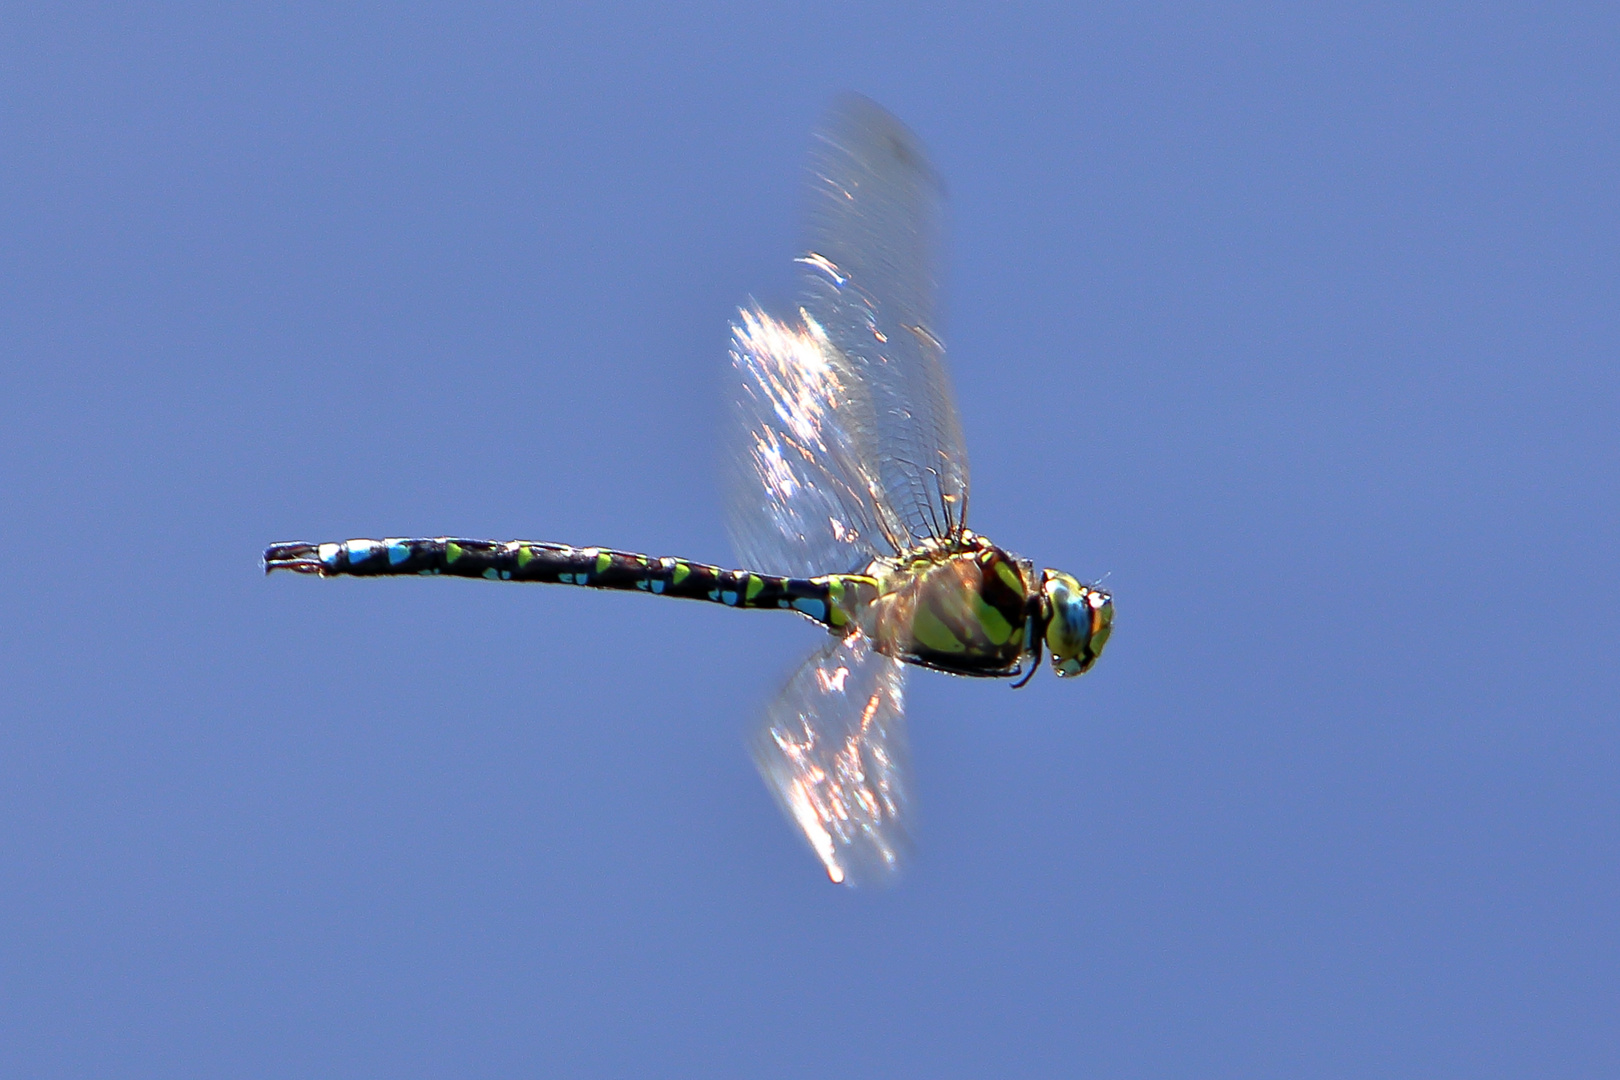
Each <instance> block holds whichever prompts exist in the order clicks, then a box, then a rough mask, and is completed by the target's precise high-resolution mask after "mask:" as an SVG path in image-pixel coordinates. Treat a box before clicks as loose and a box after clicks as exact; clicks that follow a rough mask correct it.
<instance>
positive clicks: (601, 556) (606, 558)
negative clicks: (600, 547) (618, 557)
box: [596, 551, 613, 574]
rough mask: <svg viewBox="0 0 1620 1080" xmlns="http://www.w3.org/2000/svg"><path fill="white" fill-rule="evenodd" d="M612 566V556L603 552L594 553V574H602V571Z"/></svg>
mask: <svg viewBox="0 0 1620 1080" xmlns="http://www.w3.org/2000/svg"><path fill="white" fill-rule="evenodd" d="M612 565H613V556H611V555H609V554H608V553H607V552H605V551H599V552H597V553H596V572H597V573H598V574H600V573H602V572H603V571H605V570H606V569H607V568H608V567H610V566H612Z"/></svg>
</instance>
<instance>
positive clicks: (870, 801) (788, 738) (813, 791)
mask: <svg viewBox="0 0 1620 1080" xmlns="http://www.w3.org/2000/svg"><path fill="white" fill-rule="evenodd" d="M905 678H906V675H905V668H904V666H903V665H901V664H900V663H899V662H897V661H895V660H892V659H890V658H889V657H886V656H884V655H882V654H881V653H878V652H876V651H874V650H873V649H872V647H871V643H870V642H869V641H868V640H867V639H866V638H864V637H862V636H860V635H859V634H856V635H852V636H851V637H849V638H846V639H844V640H842V641H833V642H829V643H828V644H827V645H826V646H825V647H823V648H822V649H821V650H820V651H818V652H817V653H815V654H814V655H812V656H811V657H810V658H809V659H808V660H806V661H805V663H804V665H803V666H802V667H800V668H799V670H798V671H797V672H796V673H795V674H794V676H793V677H792V678H791V679H789V680H788V684H787V685H786V686H785V687H783V688H782V692H781V693H780V694H778V695H777V697H776V700H775V701H773V702H772V703H771V705H770V707H769V709H767V710H766V714H765V721H764V723H763V724H762V725H761V727H760V729H759V733H758V734H757V735H756V736H755V739H754V759H755V761H756V762H758V764H759V771H760V775H762V776H763V777H764V778H765V783H766V785H767V786H769V787H770V789H771V792H772V793H773V794H774V795H775V796H776V798H777V801H778V802H779V803H780V804H781V806H782V809H783V810H784V811H786V813H787V816H788V817H789V818H790V819H792V821H793V823H794V824H795V825H797V826H798V827H799V829H800V830H801V831H802V832H803V833H804V837H805V839H806V840H808V841H809V843H810V848H811V850H813V851H814V852H815V853H816V857H817V858H819V859H820V860H821V863H822V865H823V866H824V867H826V870H827V876H828V877H830V878H831V879H832V880H833V881H835V882H845V883H848V884H851V885H855V884H873V883H881V882H884V881H888V880H892V879H893V877H894V874H895V872H896V871H897V870H898V869H899V867H900V863H901V861H902V859H903V857H904V855H905V854H906V852H907V851H908V850H909V848H910V843H911V837H910V817H911V813H910V806H911V798H912V784H911V773H910V758H909V754H908V752H907V747H906V730H905V701H904V689H905Z"/></svg>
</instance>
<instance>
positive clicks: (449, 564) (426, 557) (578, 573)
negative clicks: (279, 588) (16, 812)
mask: <svg viewBox="0 0 1620 1080" xmlns="http://www.w3.org/2000/svg"><path fill="white" fill-rule="evenodd" d="M264 568H265V572H266V573H269V572H271V571H274V570H292V571H295V572H297V573H301V574H319V575H321V576H322V577H333V576H337V575H349V576H352V577H381V576H389V575H428V576H432V575H440V574H442V575H450V576H454V577H467V578H484V579H486V580H489V581H531V582H539V583H541V584H547V585H580V586H584V587H586V588H591V589H619V590H623V591H639V592H649V593H655V594H658V595H661V596H676V597H681V598H683V599H687V600H707V601H710V602H712V603H716V604H725V605H726V606H728V607H742V608H773V609H781V608H786V609H790V610H793V611H797V612H799V613H800V614H803V615H806V616H809V617H810V618H812V619H814V620H815V621H816V622H819V623H821V624H823V625H824V626H827V627H829V628H831V629H833V630H842V629H843V628H844V627H845V626H847V625H848V624H849V622H850V612H849V610H848V605H847V604H846V603H845V602H844V593H845V586H846V584H847V582H848V581H849V580H850V579H851V577H852V576H851V575H843V574H835V575H832V576H829V577H820V578H786V577H777V576H775V575H771V574H756V573H754V572H752V571H750V570H725V569H722V568H721V567H718V566H709V565H706V564H704V563H693V562H687V561H685V560H683V559H668V558H651V557H649V556H646V555H640V554H637V553H635V552H630V551H615V550H613V549H611V548H596V547H586V548H576V547H571V546H569V545H567V544H550V543H543V542H536V541H530V540H511V541H505V542H503V541H499V540H462V539H451V538H449V537H438V538H435V539H410V540H404V539H390V540H346V541H343V542H341V543H335V544H306V543H283V544H272V545H270V547H269V548H268V549H266V551H265V553H264ZM855 580H859V581H861V582H862V583H865V582H867V581H869V580H870V579H865V578H858V579H855Z"/></svg>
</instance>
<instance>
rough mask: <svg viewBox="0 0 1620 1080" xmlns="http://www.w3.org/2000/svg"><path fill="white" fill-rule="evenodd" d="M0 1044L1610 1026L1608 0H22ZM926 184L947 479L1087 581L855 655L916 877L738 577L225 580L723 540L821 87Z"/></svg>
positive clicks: (619, 1061)
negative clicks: (1054, 668) (876, 842)
mask: <svg viewBox="0 0 1620 1080" xmlns="http://www.w3.org/2000/svg"><path fill="white" fill-rule="evenodd" d="M0 23H3V29H0V87H3V88H4V100H5V102H6V106H5V109H4V110H3V113H0V349H3V355H4V358H5V365H4V370H5V375H4V386H5V393H4V394H0V536H3V537H4V540H5V542H6V547H7V550H8V551H9V552H10V555H11V557H10V558H8V559H7V560H5V563H4V568H3V569H0V575H3V581H4V600H3V601H0V613H3V616H4V617H3V618H0V642H3V645H4V656H5V660H4V661H3V669H0V670H3V676H0V996H3V998H4V999H5V1000H6V1002H7V1005H6V1008H5V1009H4V1010H0V1071H3V1072H5V1073H7V1074H8V1075H19V1076H23V1075H26V1076H37V1077H77V1076H97V1077H174V1076H217V1075H233V1076H264V1077H281V1076H289V1075H321V1076H343V1077H351V1076H352V1077H371V1076H376V1077H384V1076H386V1077H390V1078H399V1077H439V1076H457V1077H466V1076H489V1077H502V1076H517V1075H524V1076H533V1075H570V1076H627V1075H659V1076H692V1077H719V1076H738V1077H755V1076H812V1075H813V1076H822V1075H826V1074H828V1073H830V1072H837V1073H846V1074H857V1073H859V1074H875V1075H897V1076H911V1075H917V1076H923V1075H926V1076H935V1077H948V1076H984V1075H1018V1076H1074V1075H1086V1076H1106V1077H1184V1076H1199V1077H1273V1076H1274V1077H1306V1076H1308V1077H1358V1078H1359V1077H1380V1076H1390V1077H1406V1076H1425V1077H1451V1076H1455V1077H1470V1078H1477V1077H1496V1076H1501V1077H1509V1076H1513V1077H1517V1076H1523V1075H1529V1074H1540V1075H1559V1076H1569V1077H1584V1076H1593V1077H1596V1076H1612V1075H1614V1074H1615V1072H1616V1071H1617V1070H1620V1051H1617V1049H1616V1047H1617V1043H1616V1040H1615V1038H1614V1017H1615V1015H1616V1007H1617V1005H1620V1001H1617V991H1616V986H1617V983H1616V978H1615V974H1616V970H1617V964H1620V936H1617V932H1616V929H1615V925H1616V924H1615V919H1614V911H1615V903H1616V896H1617V891H1620V870H1617V866H1616V863H1617V855H1620V797H1617V791H1616V788H1617V784H1616V776H1617V775H1620V732H1617V725H1616V723H1615V720H1616V713H1617V705H1620V680H1617V678H1616V676H1615V673H1614V672H1615V663H1614V660H1613V657H1614V655H1615V651H1616V647H1617V646H1620V618H1617V615H1616V610H1617V603H1616V601H1617V599H1620V596H1617V593H1620V590H1617V586H1620V560H1617V558H1616V539H1617V533H1620V528H1617V526H1620V517H1617V505H1620V503H1617V498H1616V496H1617V484H1616V476H1617V464H1620V460H1617V458H1620V454H1617V449H1616V439H1615V422H1616V417H1617V416H1620V409H1617V407H1620V371H1617V366H1616V344H1617V339H1620V336H1617V332H1616V331H1617V319H1616V312H1617V311H1620V304H1617V301H1620V254H1617V253H1620V228H1617V225H1620V208H1617V203H1616V198H1615V187H1614V177H1615V176H1616V174H1617V171H1620V145H1617V134H1616V133H1617V131H1620V125H1617V123H1616V121H1617V116H1616V112H1617V110H1616V106H1615V103H1616V102H1617V101H1620V85H1617V77H1616V68H1615V64H1614V57H1615V56H1616V55H1617V49H1620V17H1617V15H1616V12H1615V9H1614V8H1613V7H1612V6H1610V7H1604V6H1598V5H1593V6H1591V7H1589V8H1583V7H1580V6H1576V5H1559V6H1549V5H1519V6H1499V5H1498V6H1491V5H1483V6H1482V5H1457V6H1452V7H1446V6H1441V5H1427V6H1424V7H1422V8H1421V10H1413V9H1410V8H1406V7H1398V6H1386V5H1357V6H1355V7H1354V8H1340V9H1331V8H1312V9H1310V10H1301V9H1299V8H1298V7H1297V6H1292V5H1278V6H1260V5H1253V6H1218V5H1186V6H1144V5H1117V6H1111V7H1110V6H1071V5H1062V6H1054V7H1052V8H1034V7H1026V8H1018V9H1015V10H999V9H998V10H995V11H981V10H979V9H978V8H977V7H975V6H968V5H963V6H961V7H960V8H959V9H957V10H956V11H955V12H954V13H949V14H938V13H937V12H934V10H933V9H932V7H931V6H930V8H929V9H928V11H927V12H925V10H924V9H923V8H922V7H917V8H905V7H896V6H870V5H851V4H818V5H804V6H799V7H789V6H782V7H779V8H776V9H773V10H771V11H769V12H761V11H758V10H756V9H755V7H754V6H752V5H736V6H731V7H724V6H709V7H699V8H695V9H693V10H691V11H688V12H685V13H682V14H678V15H677V14H674V13H672V12H671V11H669V10H665V9H663V8H643V7H639V6H635V5H618V6H612V7H601V8H597V9H595V10H593V11H592V12H591V13H589V14H583V13H568V12H564V13H560V14H553V13H550V12H548V11H547V10H546V9H544V8H543V7H515V6H499V7H489V8H483V9H480V10H479V11H478V12H477V13H474V14H468V13H467V12H465V11H462V10H459V9H457V8H453V7H448V6H446V7H433V8H428V7H416V8H411V9H407V10H403V11H402V10H400V9H397V8H396V7H394V6H389V5H377V6H372V7H362V6H352V7H348V8H344V9H341V10H337V9H328V8H325V7H317V6H287V7H283V8H281V9H279V10H278V11H277V12H276V13H271V14H251V13H246V12H242V11H237V12H223V11H220V10H218V9H215V8H211V7H206V6H201V7H196V8H182V7H178V6H173V7H161V8H158V9H154V10H143V11H137V10H134V9H132V8H126V7H120V6H99V7H91V6H83V7H76V8H55V9H53V10H52V11H51V12H49V13H41V12H39V11H36V10H33V9H28V10H23V9H20V8H14V9H13V10H11V12H10V13H9V14H8V15H7V16H6V17H5V19H4V20H0ZM845 89H854V90H858V91H860V92H863V93H866V94H868V95H870V96H872V97H873V98H875V99H876V100H878V101H879V102H881V103H882V104H883V105H885V106H886V107H888V108H889V109H891V110H893V111H894V112H895V113H896V114H898V115H899V116H900V117H901V118H902V119H904V120H905V121H906V122H907V123H908V124H909V125H911V126H912V127H913V128H914V129H915V130H916V131H917V133H918V134H919V136H920V137H921V138H922V140H923V141H924V142H925V143H926V144H927V146H928V147H929V149H930V151H931V152H932V154H933V156H934V159H935V163H936V165H937V166H938V168H939V170H940V172H941V174H942V175H943V176H944V178H945V181H946V183H947V185H948V187H949V189H950V193H951V205H950V223H949V224H950V240H949V245H948V251H949V262H948V265H947V268H946V275H945V296H946V297H947V304H948V313H947V318H946V321H945V325H944V333H943V337H944V339H945V340H946V342H947V343H948V346H949V349H950V357H951V364H952V369H953V373H954V377H955V380H956V384H957V387H958V391H959V393H960V396H961V406H962V414H963V424H964V427H965V430H966V433H967V438H968V446H969V452H970V455H971V459H972V464H973V474H974V490H973V500H972V508H973V518H974V524H975V526H976V527H977V528H978V529H979V530H980V531H982V532H984V533H986V534H988V535H990V536H991V537H993V538H994V539H996V540H997V541H998V542H1000V543H1001V544H1003V545H1005V546H1007V547H1009V548H1012V549H1014V550H1016V551H1018V552H1021V553H1023V554H1026V555H1028V556H1030V557H1032V558H1034V559H1035V560H1036V562H1037V565H1053V566H1059V567H1062V568H1065V569H1067V570H1069V571H1071V572H1073V573H1075V574H1077V575H1080V576H1082V577H1084V578H1093V579H1094V578H1100V577H1103V576H1104V575H1107V583H1108V586H1109V587H1110V588H1111V589H1112V590H1113V591H1114V593H1115V596H1116V603H1117V606H1118V623H1117V630H1116V633H1115V635H1114V638H1113V641H1112V643H1111V644H1110V646H1109V652H1108V654H1107V655H1106V656H1105V657H1104V658H1103V661H1102V662H1101V663H1100V664H1099V665H1098V667H1097V669H1096V670H1095V671H1094V672H1093V673H1091V674H1090V675H1088V676H1086V677H1085V678H1084V679H1081V680H1079V681H1078V682H1075V683H1064V684H1062V685H1059V684H1058V682H1057V680H1055V679H1052V678H1050V676H1049V675H1043V676H1041V677H1039V678H1037V679H1036V680H1035V681H1034V683H1032V684H1031V685H1030V686H1029V687H1028V688H1026V689H1024V690H1022V691H1019V692H1017V693H1012V692H1010V691H1009V690H1008V689H1007V688H1006V687H1005V686H1003V685H981V684H979V683H977V682H969V681H966V680H957V679H949V678H945V677H942V676H934V675H929V674H921V675H919V676H918V677H916V678H914V679H913V680H912V682H911V684H910V688H909V689H910V693H909V708H910V715H911V738H912V755H913V760H914V764H915V767H916V770H917V781H918V786H919V789H920V794H921V800H922V810H923V817H922V821H921V826H920V829H919V844H920V848H919V852H918V856H917V859H916V861H915V865H914V866H913V867H912V870H911V872H910V874H909V875H908V876H907V878H906V880H905V881H904V883H903V884H902V885H901V886H900V887H899V888H897V889H894V890H891V891H888V892H883V893H876V894H874V893H853V892H850V891H847V890H840V889H836V888H834V887H832V886H830V885H829V884H828V883H827V882H826V881H825V879H824V877H823V876H822V874H821V871H820V869H819V868H818V867H817V865H816V864H815V862H814V860H813V859H812V858H810V856H809V855H808V854H807V852H806V851H805V850H804V848H803V845H802V843H800V842H799V841H797V840H796V839H795V838H794V836H793V835H792V834H791V833H790V832H789V830H788V828H787V826H786V825H785V823H784V822H783V821H782V820H781V819H780V817H779V815H778V814H777V812H776V810H775V809H774V807H773V806H772V804H771V802H770V799H769V796H768V795H767V794H766V792H765V790H764V789H763V787H762V786H761V784H760V783H759V781H758V779H757V777H756V776H755V775H754V771H753V768H752V765H751V763H750V761H749V760H748V756H747V753H746V751H745V749H744V746H743V740H744V734H745V732H747V731H748V730H749V728H750V726H751V725H752V723H753V722H754V719H755V718H756V717H757V715H758V713H759V710H760V708H761V706H762V705H763V703H764V702H765V701H766V700H767V699H768V697H769V696H770V694H771V693H772V692H773V691H774V689H775V687H776V686H777V685H779V684H780V682H781V680H782V679H783V678H784V677H785V676H786V675H787V674H788V673H789V672H790V671H791V670H792V668H793V666H794V664H795V663H796V661H797V659H798V657H799V656H801V655H802V654H803V653H804V652H805V651H806V650H808V649H809V648H810V647H811V646H813V645H814V644H816V643H817V641H818V638H817V636H816V632H815V630H814V628H813V627H811V626H809V625H808V624H806V623H804V622H802V621H800V620H793V619H785V618H781V619H778V618H771V617H769V616H768V615H764V614H749V613H739V612H729V611H724V610H721V609H718V608H713V609H711V608H709V607H708V606H706V605H695V604H692V605H681V604H674V603H665V602H655V601H652V600H650V599H648V598H644V597H635V596H608V595H597V594H591V593H586V592H584V591H582V590H570V589H540V588H518V587H496V586H484V585H480V584H476V583H468V582H443V581H434V582H418V581H384V582H377V581H332V582H318V581H314V580H311V579H300V578H293V577H290V576H289V577H278V578H276V579H270V580H266V579H265V578H263V577H262V576H260V574H259V570H258V565H257V559H258V554H259V552H260V551H261V550H262V548H263V546H264V545H265V544H266V543H267V542H269V541H272V540H288V539H307V540H328V539H341V538H344V537H349V536H380V535H413V534H423V535H442V534H447V533H448V534H459V535H466V536H488V537H496V538H509V537H524V538H531V539H541V540H559V541H566V542H572V543H580V544H588V543H600V544H606V545H613V546H618V547H626V548H634V549H641V550H646V551H650V552H653V553H655V554H670V555H679V556H682V557H687V558H692V559H697V560H703V561H712V562H720V563H725V562H729V560H730V556H729V552H728V550H727V545H726V540H725V534H724V529H723V527H722V514H721V509H720V502H719V492H718V485H717V483H716V476H717V469H716V456H717V453H718V450H717V441H718V440H717V436H716V429H717V427H718V425H719V422H720V419H721V417H722V402H721V400H720V383H721V373H722V370H723V364H724V358H725V349H726V342H727V333H728V331H727V325H728V320H729V319H730V318H731V314H732V312H733V311H734V310H735V308H736V306H737V305H738V304H740V303H743V302H746V301H747V300H749V299H750V298H756V299H758V300H759V301H760V302H761V303H764V304H766V305H767V306H771V305H778V304H780V303H781V302H782V301H784V300H785V299H787V298H788V297H789V296H790V295H791V290H792V275H791V269H790V263H789V259H790V257H791V255H792V254H793V247H794V243H795V235H796V231H797V214H798V209H799V197H800V196H799V191H798V187H797V185H798V181H799V178H800V170H801V168H802V162H803V157H804V153H805V150H806V147H807V140H808V134H809V131H810V129H811V127H812V125H813V124H814V123H815V121H816V119H817V117H818V116H819V115H820V113H821V111H822V110H823V109H824V108H825V107H826V105H827V104H828V102H829V101H830V100H831V99H832V97H833V96H834V95H835V94H836V93H837V92H839V91H842V90H845Z"/></svg>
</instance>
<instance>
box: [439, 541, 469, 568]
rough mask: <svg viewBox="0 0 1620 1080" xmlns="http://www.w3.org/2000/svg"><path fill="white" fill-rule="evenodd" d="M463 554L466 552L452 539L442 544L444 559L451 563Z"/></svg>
mask: <svg viewBox="0 0 1620 1080" xmlns="http://www.w3.org/2000/svg"><path fill="white" fill-rule="evenodd" d="M465 554H466V552H465V551H463V550H462V548H461V545H460V544H457V543H455V542H454V541H452V542H451V543H448V544H446V545H444V561H445V562H447V563H453V562H455V561H456V560H457V559H459V558H461V557H462V556H463V555H465Z"/></svg>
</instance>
